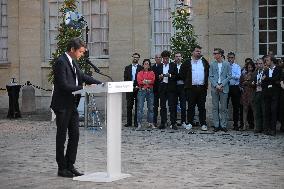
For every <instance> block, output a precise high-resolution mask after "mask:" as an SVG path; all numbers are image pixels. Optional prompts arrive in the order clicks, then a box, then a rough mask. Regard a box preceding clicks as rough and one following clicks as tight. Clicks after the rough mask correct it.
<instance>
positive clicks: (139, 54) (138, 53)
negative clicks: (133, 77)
mask: <svg viewBox="0 0 284 189" xmlns="http://www.w3.org/2000/svg"><path fill="white" fill-rule="evenodd" d="M134 55H137V56H139V58H140V54H139V53H137V52H136V53H133V54H132V57H133V56H134Z"/></svg>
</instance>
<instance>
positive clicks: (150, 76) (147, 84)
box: [137, 59, 155, 129]
mask: <svg viewBox="0 0 284 189" xmlns="http://www.w3.org/2000/svg"><path fill="white" fill-rule="evenodd" d="M142 66H143V70H141V71H140V72H138V74H137V83H138V87H139V91H138V94H137V101H138V102H137V104H138V105H137V124H138V129H140V128H141V127H142V119H143V112H144V111H143V109H144V102H145V99H146V101H147V109H148V113H147V121H148V123H149V127H152V128H154V125H153V116H154V112H153V105H154V93H153V86H154V81H155V74H154V72H153V71H151V70H149V69H150V67H151V62H150V60H149V59H144V60H143V63H142Z"/></svg>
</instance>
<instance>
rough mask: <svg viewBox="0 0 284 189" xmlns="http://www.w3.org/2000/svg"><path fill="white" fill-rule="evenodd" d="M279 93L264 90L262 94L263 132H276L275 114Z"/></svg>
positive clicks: (272, 90) (273, 90)
mask: <svg viewBox="0 0 284 189" xmlns="http://www.w3.org/2000/svg"><path fill="white" fill-rule="evenodd" d="M278 92H279V91H278V90H276V89H273V88H271V89H266V91H264V92H263V95H264V107H265V116H264V130H265V131H276V123H277V113H278V101H279V99H278V98H279V93H278Z"/></svg>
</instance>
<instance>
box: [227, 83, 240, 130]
mask: <svg viewBox="0 0 284 189" xmlns="http://www.w3.org/2000/svg"><path fill="white" fill-rule="evenodd" d="M240 98H241V91H240V88H239V85H230V88H229V94H228V102H227V107H228V106H229V100H230V99H231V102H232V106H233V121H234V127H235V128H238V127H239V120H240Z"/></svg>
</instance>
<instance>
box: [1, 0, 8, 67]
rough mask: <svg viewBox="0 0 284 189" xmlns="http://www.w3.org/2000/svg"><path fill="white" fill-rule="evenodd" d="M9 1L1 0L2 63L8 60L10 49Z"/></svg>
mask: <svg viewBox="0 0 284 189" xmlns="http://www.w3.org/2000/svg"><path fill="white" fill-rule="evenodd" d="M7 42H8V24H7V1H3V0H0V63H1V62H6V61H7V59H8V57H7V51H8V43H7Z"/></svg>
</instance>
